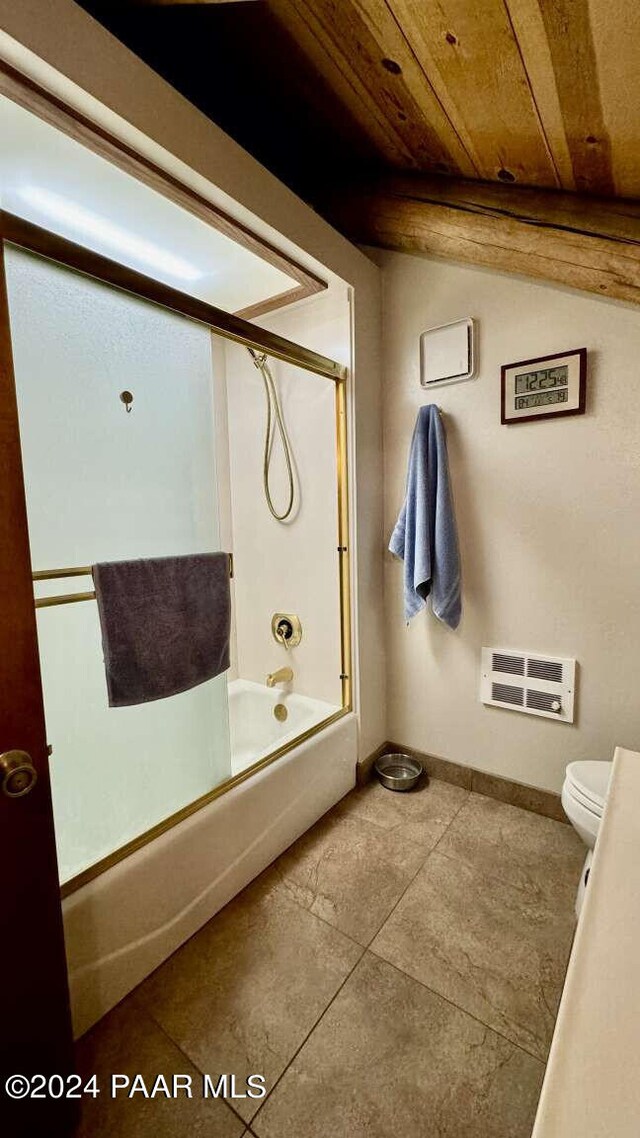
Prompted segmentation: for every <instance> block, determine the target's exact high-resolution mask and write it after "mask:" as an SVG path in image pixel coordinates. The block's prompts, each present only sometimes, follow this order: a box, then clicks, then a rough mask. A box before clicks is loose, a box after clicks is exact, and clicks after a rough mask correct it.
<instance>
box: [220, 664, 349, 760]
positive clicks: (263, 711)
mask: <svg viewBox="0 0 640 1138" xmlns="http://www.w3.org/2000/svg"><path fill="white" fill-rule="evenodd" d="M278 704H280V705H281V706H283V707H285V708H286V711H287V718H286V720H284V722H279V720H278V719H276V717H275V715H274V708H275V707H276V705H278ZM338 710H339V708H338V707H336V706H335V705H334V704H331V703H325V702H324V701H323V700H321V699H310V698H309V697H308V696H306V695H298V694H297V693H296V692H289V691H288V690H287V689H286V687H284V688H280V687H275V688H268V687H266V685H265V684H256V683H254V682H253V681H252V680H232V681H231V683H230V684H229V731H230V736H231V740H230V741H231V774H232V775H235V774H239V773H240V772H241V771H244V770H246V769H247V767H250V766H252V765H253V763H255V762H258V761H259V760H260V759H262V758H264V757H265V755H269V754H270V753H271V752H272V751H276V750H277V749H278V747H283V746H285V745H286V744H287V743H288V742H290V741H291V739H295V738H296V737H297V736H298V735H301V734H302V733H303V732H304V731H308V730H309V728H311V727H315V726H316V724H318V723H321V722H322V720H323V719H328V718H329V717H330V716H331V715H335V713H336V711H338Z"/></svg>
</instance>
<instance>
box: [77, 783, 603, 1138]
mask: <svg viewBox="0 0 640 1138" xmlns="http://www.w3.org/2000/svg"><path fill="white" fill-rule="evenodd" d="M581 861H582V846H581V843H580V841H579V839H578V838H577V836H576V835H575V834H574V833H573V831H572V830H571V828H570V827H568V826H561V825H559V824H558V823H557V822H554V821H551V820H550V819H548V818H539V817H536V816H535V815H533V814H530V813H526V812H525V811H522V810H519V809H516V808H514V807H511V806H507V805H504V804H503V803H499V802H494V801H492V800H490V799H487V798H484V797H482V796H481V795H477V794H473V793H470V792H469V791H468V790H466V789H465V788H463V787H459V786H452V785H450V784H447V783H445V782H441V781H439V780H438V779H434V780H433V781H432V782H431V784H430V785H429V786H428V787H425V786H423V787H422V789H421V790H418V791H416V792H412V793H411V794H405V795H394V794H391V793H389V792H387V791H385V790H384V789H383V788H382V787H380V786H379V785H377V784H376V783H371V784H370V785H368V786H367V787H364V788H362V789H360V790H356V791H354V792H352V793H351V794H349V795H347V797H346V798H345V799H344V800H343V801H342V802H341V803H340V804H339V805H338V806H337V807H335V808H334V809H333V810H331V811H329V812H328V813H327V814H326V815H325V816H324V817H323V818H322V819H320V821H319V822H318V823H317V824H316V825H315V826H314V827H313V828H312V829H311V830H309V832H308V833H306V834H304V835H303V837H301V838H300V840H299V841H297V842H296V843H294V845H293V846H291V847H290V849H288V850H287V851H286V853H285V854H284V855H283V856H282V857H280V858H278V859H277V860H276V861H275V863H274V865H273V866H271V867H270V868H269V869H267V870H266V872H265V873H264V874H262V876H261V877H260V878H259V879H258V880H257V881H255V882H254V883H253V884H252V885H251V886H249V888H248V889H246V890H245V891H244V893H242V894H240V896H238V897H236V898H235V900H234V901H232V902H231V904H229V905H228V906H227V907H226V908H225V909H224V910H223V911H222V912H220V913H219V914H218V915H217V916H216V917H214V918H213V920H211V921H210V922H209V923H208V924H207V925H206V926H205V927H204V928H203V929H202V930H201V931H200V932H199V933H198V934H197V935H196V936H194V937H193V938H192V939H191V940H190V941H189V943H188V944H186V945H185V946H184V947H183V948H181V949H180V950H179V952H177V953H176V954H175V955H174V956H173V957H172V958H171V960H169V961H167V963H166V964H164V965H163V966H162V967H161V968H160V969H158V971H157V972H155V973H154V974H153V975H152V976H150V977H149V979H148V980H147V981H146V982H145V983H144V984H143V985H141V987H140V988H138V989H137V991H135V992H134V993H132V995H131V996H130V997H129V998H128V999H127V1000H126V1001H125V1002H124V1003H123V1004H122V1005H121V1006H120V1007H119V1008H117V1009H116V1010H115V1011H114V1012H112V1013H111V1014H110V1015H109V1016H107V1017H106V1019H104V1020H103V1021H102V1023H100V1024H98V1025H97V1027H96V1028H95V1029H94V1030H93V1031H92V1032H90V1033H89V1034H88V1035H87V1036H86V1037H85V1038H84V1039H83V1040H82V1041H81V1044H80V1047H79V1056H80V1064H81V1067H80V1069H81V1071H82V1072H85V1071H86V1072H89V1071H91V1072H93V1071H98V1073H99V1077H101V1074H102V1072H103V1071H105V1072H108V1071H109V1070H118V1071H124V1072H128V1071H132V1072H137V1071H138V1070H143V1071H147V1070H149V1071H151V1070H157V1071H164V1070H166V1071H169V1072H170V1071H171V1070H180V1071H183V1070H184V1071H185V1072H189V1073H191V1074H192V1076H193V1077H194V1079H195V1080H197V1079H198V1078H199V1077H200V1078H201V1076H202V1072H207V1073H211V1072H215V1071H233V1072H235V1073H236V1075H237V1081H238V1083H239V1084H240V1085H242V1084H243V1082H244V1079H245V1076H246V1074H248V1073H249V1072H254V1071H259V1072H261V1073H263V1074H264V1075H265V1076H266V1079H267V1091H268V1094H267V1097H266V1099H265V1100H262V1101H260V1100H255V1099H253V1100H252V1099H244V1100H242V1099H234V1100H231V1099H229V1100H227V1101H225V1102H223V1101H222V1100H216V1101H215V1102H212V1103H211V1115H210V1125H211V1129H212V1134H217V1135H220V1136H221V1138H240V1136H241V1135H243V1134H245V1131H244V1130H243V1127H244V1126H245V1124H249V1125H250V1127H251V1129H250V1131H247V1132H246V1133H247V1134H248V1133H251V1134H255V1135H257V1136H258V1138H301V1136H302V1135H304V1138H316V1136H317V1138H321V1136H324V1135H326V1134H331V1135H332V1136H334V1138H368V1136H369V1135H371V1134H380V1135H383V1134H384V1135H385V1136H386V1135H390V1134H394V1133H396V1132H397V1133H401V1134H402V1135H403V1138H420V1136H422V1135H424V1134H425V1133H431V1132H434V1133H435V1132H436V1131H437V1132H438V1133H443V1134H452V1135H454V1134H455V1136H456V1138H505V1135H509V1138H528V1136H529V1134H530V1133H531V1127H532V1124H533V1118H534V1115H535V1109H536V1101H537V1097H538V1094H539V1090H540V1085H541V1081H542V1076H543V1071H544V1060H545V1058H546V1054H547V1049H548V1044H549V1038H550V1035H551V1030H552V1028H553V1022H554V1018H555V1010H556V1006H557V1002H558V997H559V994H560V986H561V982H562V975H563V972H564V967H565V964H566V959H567V954H568V948H569V944H570V941H571V935H572V931H573V910H572V905H573V894H574V890H575V880H576V878H577V876H578V874H579V870H580V864H581ZM496 927H498V928H499V935H496ZM292 945H293V946H295V950H294V949H293V948H292ZM132 1040H133V1041H134V1044H132ZM179 1057H180V1058H179ZM154 1063H155V1067H154ZM172 1064H173V1066H172ZM176 1064H178V1065H177V1066H176ZM194 1085H195V1086H197V1085H198V1083H197V1081H196V1082H195V1084H194ZM168 1106H170V1107H171V1108H172V1109H171V1111H170V1110H169V1109H168ZM168 1106H167V1105H164V1104H162V1103H157V1104H156V1109H155V1110H154V1111H152V1110H151V1109H150V1106H149V1105H148V1104H145V1103H142V1104H141V1105H138V1104H136V1103H135V1102H132V1101H117V1100H116V1101H115V1102H113V1101H112V1102H107V1101H105V1102H101V1103H100V1102H99V1103H98V1105H97V1107H96V1106H95V1105H94V1104H93V1103H92V1102H91V1101H89V1102H88V1103H87V1106H86V1109H85V1115H84V1118H83V1122H82V1126H81V1129H80V1134H79V1138H84V1136H85V1135H87V1136H88V1135H91V1138H102V1136H103V1135H105V1136H106V1135H107V1134H110V1133H115V1132H122V1131H125V1130H126V1129H127V1128H128V1127H131V1125H132V1123H133V1120H134V1119H135V1120H136V1125H137V1127H138V1129H137V1131H136V1132H137V1133H138V1134H139V1136H140V1138H147V1135H151V1134H153V1138H165V1135H166V1136H167V1138H168V1136H169V1135H172V1134H174V1133H175V1132H176V1129H178V1130H183V1129H188V1128H189V1126H191V1125H193V1124H194V1122H195V1120H196V1119H197V1117H198V1116H197V1114H196V1113H195V1112H196V1111H197V1102H196V1096H194V1100H192V1101H189V1100H184V1101H181V1100H178V1101H175V1102H173V1103H170V1104H168Z"/></svg>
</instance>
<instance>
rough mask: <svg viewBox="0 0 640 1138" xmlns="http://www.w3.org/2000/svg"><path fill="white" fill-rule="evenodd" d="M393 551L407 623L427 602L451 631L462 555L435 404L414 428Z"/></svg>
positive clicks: (457, 609) (391, 544)
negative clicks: (400, 573) (398, 562)
mask: <svg viewBox="0 0 640 1138" xmlns="http://www.w3.org/2000/svg"><path fill="white" fill-rule="evenodd" d="M389 550H390V551H391V553H393V554H395V556H396V557H399V558H400V560H401V561H403V562H404V615H405V620H406V621H407V622H408V621H410V620H411V618H412V617H414V616H416V614H417V613H419V612H420V611H421V609H423V608H424V607H425V605H426V603H427V598H429V599H430V601H431V611H432V613H433V615H434V616H436V617H437V618H438V620H441V621H442V622H443V624H448V625H449V628H457V627H458V625H459V623H460V613H461V600H460V556H459V552H458V535H457V533H456V520H455V516H454V513H453V502H452V500H451V490H450V487H449V469H448V462H447V444H446V441H445V437H444V430H443V427H442V422H441V420H440V412H439V410H438V408H437V407H436V405H435V404H434V403H432V404H430V405H428V406H426V407H421V408H420V410H419V412H418V418H417V420H416V425H415V427H414V430H413V438H412V440H411V450H410V452H409V471H408V474H407V490H406V495H405V500H404V504H403V506H402V509H401V511H400V515H399V517H398V520H397V522H396V524H395V527H394V530H393V533H392V535H391V541H390V542H389Z"/></svg>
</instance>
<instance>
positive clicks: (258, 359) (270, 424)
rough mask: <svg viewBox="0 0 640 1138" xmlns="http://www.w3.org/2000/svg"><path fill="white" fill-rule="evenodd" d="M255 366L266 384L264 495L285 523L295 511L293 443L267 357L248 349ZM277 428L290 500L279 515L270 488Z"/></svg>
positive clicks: (274, 513)
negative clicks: (272, 453) (285, 468)
mask: <svg viewBox="0 0 640 1138" xmlns="http://www.w3.org/2000/svg"><path fill="white" fill-rule="evenodd" d="M248 351H249V353H250V355H251V357H252V359H253V362H254V364H255V366H256V367H257V369H258V371H259V372H260V375H261V376H262V380H263V383H264V391H265V396H266V399H267V425H266V430H265V436H264V462H263V467H262V480H263V484H264V495H265V498H266V499H267V505H268V507H269V510H270V512H271V514H272V515H273V517H274V518H275V519H276V521H277V522H284V521H286V519H287V518H288V517H289V515H290V514H291V511H292V510H293V502H294V497H295V483H294V477H293V459H292V454H291V443H290V441H289V436H288V434H287V428H286V426H285V423H284V418H283V415H282V408H281V406H280V397H279V395H278V389H277V387H276V382H275V379H274V378H273V375H272V374H271V370H270V368H269V364H268V362H267V357H266V355H264V354H263V353H261V352H256V351H254V349H253V348H249V349H248ZM276 427H277V428H278V432H279V434H280V441H281V443H282V450H283V453H284V460H285V463H286V467H287V478H288V481H289V500H288V502H287V506H286V508H285V510H284V513H282V514H279V513H278V511H277V510H276V508H275V506H274V504H273V499H272V497H271V489H270V486H269V471H270V468H271V451H272V448H273V440H274V437H275V433H276Z"/></svg>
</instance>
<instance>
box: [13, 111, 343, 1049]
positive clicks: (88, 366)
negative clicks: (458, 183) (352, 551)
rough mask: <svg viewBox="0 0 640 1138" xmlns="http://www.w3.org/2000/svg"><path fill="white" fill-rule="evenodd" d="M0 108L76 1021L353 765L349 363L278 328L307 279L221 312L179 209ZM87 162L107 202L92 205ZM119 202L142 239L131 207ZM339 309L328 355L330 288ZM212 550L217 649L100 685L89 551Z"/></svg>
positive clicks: (292, 829) (227, 891) (203, 914)
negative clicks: (112, 701) (223, 574)
mask: <svg viewBox="0 0 640 1138" xmlns="http://www.w3.org/2000/svg"><path fill="white" fill-rule="evenodd" d="M0 116H4V119H3V126H4V128H5V136H6V137H8V138H11V139H13V140H14V141H15V147H16V153H15V155H14V158H15V165H14V169H15V170H19V172H20V177H19V178H18V177H15V178H13V179H12V176H10V174H11V171H10V168H9V158H6V161H5V168H4V169H0V178H4V182H3V190H4V198H3V210H4V212H3V214H2V218H3V220H2V238H3V242H4V262H5V273H6V278H7V293H8V302H9V315H10V325H11V342H12V351H13V357H14V367H15V376H16V387H17V395H18V404H19V413H20V427H21V441H22V451H23V463H24V472H25V485H26V492H27V509H28V518H29V536H30V544H31V555H32V564H33V569H34V602H35V605H36V609H37V621H38V642H39V651H40V664H41V671H42V682H43V691H44V700H45V712H46V721H47V732H48V738H49V742H50V745H51V760H50V761H51V780H52V793H53V803H54V815H55V824H56V841H57V848H58V861H59V869H60V880H61V889H62V894H63V898H64V900H63V911H64V921H65V935H66V943H67V956H68V964H69V979H70V989H71V997H72V1006H73V1013H74V1020H75V1027H76V1031H77V1032H78V1033H81V1032H82V1031H84V1030H86V1028H87V1027H89V1026H90V1025H91V1024H92V1023H93V1022H95V1020H97V1019H98V1018H99V1017H100V1016H101V1015H102V1014H104V1013H105V1012H106V1011H107V1010H109V1008H110V1007H112V1006H113V1005H114V1004H115V1003H116V1002H117V1001H118V1000H119V999H121V998H122V997H123V996H124V995H125V994H126V993H127V992H128V991H130V990H131V989H132V988H133V987H134V986H135V985H136V984H137V983H139V982H140V981H141V980H142V979H143V978H144V976H146V975H147V974H148V973H149V972H150V971H151V970H152V969H153V968H155V967H157V966H158V965H159V964H160V963H161V962H162V960H163V959H165V958H166V957H167V956H168V955H169V953H170V952H172V951H174V950H175V948H177V947H178V945H179V944H181V943H182V942H183V941H184V940H185V939H186V938H187V937H188V936H190V935H191V934H192V933H193V932H195V931H196V930H197V928H199V927H200V926H201V925H202V924H203V923H204V922H205V921H206V920H208V919H209V918H210V917H211V916H212V915H213V914H214V913H215V912H216V911H217V910H218V909H219V908H220V907H221V906H222V905H224V904H225V903H226V902H227V901H228V900H230V899H231V898H232V897H233V896H234V895H235V894H236V893H237V892H238V891H239V890H240V889H241V888H243V887H244V885H246V884H247V883H248V882H249V881H251V880H252V879H253V878H254V877H255V876H256V875H257V874H258V873H259V872H260V871H261V870H262V869H263V868H265V867H266V866H267V865H268V864H269V863H270V862H271V861H272V860H273V858H274V857H276V856H277V855H278V854H279V853H280V852H281V851H282V850H283V849H284V848H286V846H287V845H289V844H290V843H291V842H292V841H293V840H294V839H295V838H296V837H298V836H299V835H300V834H301V833H302V832H304V830H305V829H307V828H308V826H309V825H310V824H312V823H313V821H314V820H315V819H317V818H318V817H319V816H320V815H321V814H322V813H323V812H324V811H325V810H327V809H328V808H329V807H330V806H331V805H332V804H333V803H334V802H335V801H337V800H338V799H339V798H340V797H341V796H342V795H343V794H344V793H346V792H347V790H348V789H349V788H350V787H351V786H352V785H353V782H354V773H355V753H356V738H355V733H356V724H355V717H354V715H353V714H352V713H351V712H352V702H351V701H352V662H351V629H350V572H349V545H350V542H349V520H348V479H347V474H348V461H347V402H348V400H347V369H346V367H345V363H344V362H342V363H341V362H336V361H335V360H333V359H331V358H329V357H328V356H325V355H322V354H320V353H319V352H317V351H314V350H311V349H310V348H309V347H303V346H301V345H300V344H299V343H297V342H295V340H294V339H292V338H290V337H289V335H286V334H283V333H289V332H290V330H291V329H292V328H293V329H296V328H299V329H302V331H303V334H302V335H301V339H304V338H305V334H304V328H305V321H308V322H309V326H310V328H311V332H310V333H309V335H308V336H306V340H307V342H309V340H310V341H311V342H313V343H315V344H317V343H318V335H319V334H315V333H314V332H313V321H314V313H315V312H317V313H318V314H319V319H318V326H319V328H324V327H326V326H327V317H326V297H324V296H323V295H322V293H320V294H319V295H318V296H317V297H314V296H311V297H310V298H309V299H307V300H302V301H299V302H298V306H297V309H294V310H293V312H287V310H286V309H283V311H282V312H278V311H275V312H272V313H271V314H270V315H269V316H268V317H263V318H262V320H261V324H260V325H259V324H257V323H250V322H249V320H247V319H245V318H241V317H238V316H237V315H236V316H231V315H229V314H228V313H227V312H225V311H224V310H223V309H222V308H221V307H217V306H216V305H215V304H213V303H211V299H210V297H211V290H212V289H213V287H214V286H213V285H212V284H211V281H212V280H214V278H215V277H216V274H218V275H224V272H225V261H224V258H223V257H222V258H220V251H219V250H218V255H219V263H218V264H217V265H216V267H215V271H213V272H211V271H210V265H209V264H208V261H207V246H206V240H207V234H206V233H205V228H206V223H205V221H204V220H203V216H202V209H201V208H200V210H199V215H198V216H196V215H195V213H194V214H193V215H189V216H188V215H187V214H186V212H185V210H183V209H179V208H178V206H176V205H175V204H174V203H173V202H171V201H169V200H166V199H165V198H163V197H162V194H161V193H160V191H159V189H158V186H157V184H156V185H155V187H154V188H153V189H152V188H150V187H149V186H142V185H140V184H139V183H138V182H137V181H136V179H135V178H134V177H133V176H132V175H131V172H130V170H129V171H127V172H126V173H125V172H124V171H122V170H118V169H116V167H115V166H114V167H113V168H112V167H110V166H108V164H107V163H106V162H105V160H104V157H101V158H97V157H96V156H95V155H94V154H89V152H88V151H85V149H84V147H83V146H81V145H80V143H79V142H78V141H77V139H73V138H71V137H70V136H69V137H65V136H64V135H63V134H60V135H59V136H58V132H57V130H56V128H55V127H54V126H52V125H51V123H50V122H45V121H44V118H39V117H37V116H35V115H32V114H29V112H28V111H27V110H25V109H23V108H21V107H19V106H18V105H17V104H15V103H13V102H12V101H10V100H9V99H8V98H5V97H4V96H1V95H0ZM21 116H22V117H21ZM25 116H26V117H25ZM47 132H49V133H48V134H47ZM53 135H56V137H55V139H53V142H52V138H53ZM65 147H66V148H67V150H68V153H67V154H66V162H65ZM20 148H21V149H20ZM70 148H71V149H70ZM73 148H75V150H74V149H73ZM9 150H10V147H9ZM72 150H73V153H72ZM48 156H50V157H51V161H50V163H49V165H48V166H47V161H48ZM89 158H90V159H91V161H93V162H98V163H101V166H100V169H98V168H97V167H96V169H94V170H93V171H92V170H89V167H88V166H87V170H89V173H88V174H87V177H86V178H85V180H84V182H83V181H82V178H81V176H80V175H81V174H82V175H83V177H84V174H83V171H84V167H83V163H85V164H86V163H87V162H89ZM74 164H75V165H74ZM71 166H72V167H73V171H72V173H73V175H74V176H75V181H74V177H72V175H71V174H70V173H69V170H70V167H71ZM25 171H26V173H25ZM98 175H99V176H98ZM65 178H66V182H65ZM108 178H111V179H112V181H113V184H112V185H110V186H109V187H108V197H109V201H110V203H114V202H116V203H117V202H118V201H119V200H121V201H122V202H125V201H126V202H127V203H129V206H128V208H129V207H130V208H129V213H128V215H127V217H126V218H125V221H126V224H125V222H123V220H122V217H120V218H118V219H117V220H115V221H114V220H113V219H107V220H105V218H104V216H103V215H102V213H101V203H100V201H99V200H98V198H99V194H100V187H101V184H102V183H103V182H104V181H105V179H106V180H108ZM117 178H119V179H120V181H119V182H117V180H116V179H117ZM156 181H157V179H156ZM79 184H82V185H83V187H85V190H86V194H87V197H86V199H85V200H83V201H82V202H81V203H80V204H78V202H77V201H76V200H74V197H73V195H74V194H75V195H76V196H77V194H78V189H77V187H78V185H79ZM92 194H93V195H94V196H93V197H92ZM119 194H120V198H119V197H118V195H119ZM142 194H145V195H146V198H144V200H143V198H142V197H141V196H140V195H142ZM136 195H137V197H136ZM138 199H139V200H138ZM103 204H104V203H103ZM123 208H124V207H123ZM171 210H173V211H174V214H170V212H167V211H171ZM197 212H198V211H196V213H197ZM123 216H124V214H123ZM143 217H144V218H145V219H146V224H147V225H148V226H151V225H152V223H153V222H154V219H155V225H156V229H155V233H156V236H155V237H154V236H153V234H151V232H149V233H148V234H147V236H146V237H144V239H143V238H142V237H141V236H140V235H139V233H136V232H135V231H134V228H133V227H134V223H135V222H136V219H137V220H140V219H141V218H143ZM189 224H192V225H193V226H195V227H196V230H197V231H196V230H194V232H193V233H190V231H189ZM171 225H175V235H176V236H175V240H174V241H173V242H171V241H170V242H169V243H168V244H169V246H170V249H171V252H170V253H167V251H166V249H164V250H163V248H161V245H162V242H161V241H160V239H159V237H158V236H157V235H164V236H166V233H167V232H169V233H170V232H172V231H171V229H170V228H169V227H170V226H171ZM197 227H199V228H197ZM152 237H153V239H152ZM165 243H166V242H165ZM251 255H252V256H253V255H254V254H253V253H252V254H251ZM230 263H231V262H230ZM234 266H235V268H234V271H236V270H237V265H235V262H234ZM255 269H256V273H257V274H258V275H259V273H260V272H261V271H262V269H261V267H260V266H259V265H256V266H255ZM265 272H266V270H265ZM265 280H266V276H265ZM278 285H279V282H278V281H277V280H275V279H274V281H272V282H271V283H270V287H271V288H272V291H277V286H278ZM216 287H218V286H217V285H216ZM234 287H235V288H236V293H237V292H238V281H237V280H236V282H235V285H234ZM247 289H248V290H249V291H248V296H247V298H246V299H247V301H248V303H247V305H246V306H245V307H246V308H247V310H248V309H249V308H250V302H251V300H252V299H253V298H252V296H251V294H250V288H249V284H247ZM280 291H282V289H281V288H280ZM241 294H242V289H241V290H240V295H241ZM345 297H346V290H345ZM238 299H239V296H237V295H236V296H234V299H233V301H229V303H230V304H233V305H234V307H233V308H232V310H233V311H235V312H237V311H238V308H239V307H240V304H238ZM322 305H324V306H325V307H324V308H322ZM333 311H334V312H335V303H334V308H333ZM338 326H339V327H340V328H341V329H342V330H343V332H344V335H343V342H344V344H345V347H344V352H343V353H342V359H343V361H346V360H348V352H349V348H348V341H349V335H348V305H347V306H346V314H342V315H340V317H339V319H338V321H337V323H336V321H335V320H334V327H338ZM341 334H342V333H341ZM334 342H335V339H334V340H332V343H334ZM215 550H224V551H226V552H228V553H229V554H230V555H231V560H230V565H231V568H232V576H231V582H230V588H231V599H232V629H231V644H230V648H231V667H230V669H229V671H228V672H226V673H224V674H222V675H220V676H217V677H216V678H215V679H212V680H209V681H207V682H205V683H202V684H200V685H199V686H197V687H195V688H193V689H191V690H189V691H185V692H181V693H180V694H178V695H175V696H173V697H171V698H170V699H165V700H157V701H155V702H152V703H146V704H140V705H137V706H132V707H121V708H109V707H108V704H107V692H106V685H105V674H104V664H103V658H102V646H101V638H100V627H99V618H98V612H97V606H96V602H95V594H94V591H93V582H92V579H91V566H92V565H94V564H96V563H98V562H102V561H117V560H127V559H131V558H147V557H162V556H179V555H185V554H192V553H203V552H207V551H215Z"/></svg>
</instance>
